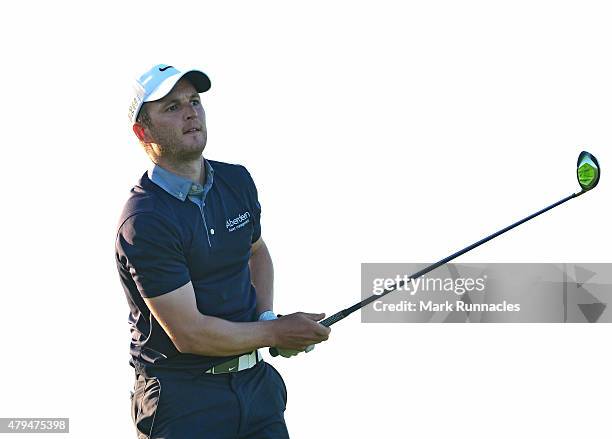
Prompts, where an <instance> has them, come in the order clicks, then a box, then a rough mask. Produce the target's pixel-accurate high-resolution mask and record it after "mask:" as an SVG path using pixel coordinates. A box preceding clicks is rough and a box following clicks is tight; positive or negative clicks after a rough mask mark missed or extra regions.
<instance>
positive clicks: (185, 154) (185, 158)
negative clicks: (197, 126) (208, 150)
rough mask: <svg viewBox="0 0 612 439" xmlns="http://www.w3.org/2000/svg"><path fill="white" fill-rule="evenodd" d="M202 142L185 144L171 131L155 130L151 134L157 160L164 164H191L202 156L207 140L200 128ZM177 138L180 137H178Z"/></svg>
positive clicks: (205, 134) (203, 130)
mask: <svg viewBox="0 0 612 439" xmlns="http://www.w3.org/2000/svg"><path fill="white" fill-rule="evenodd" d="M201 133H202V137H203V139H202V141H201V142H199V143H197V144H194V143H189V144H185V143H184V142H183V139H182V138H181V137H178V136H177V135H176V132H175V131H173V130H163V129H162V130H155V132H153V133H152V134H153V138H154V139H156V141H155V143H156V145H157V147H156V148H155V150H156V151H155V152H156V155H157V156H158V159H160V160H163V161H165V162H170V163H175V164H181V163H186V162H191V161H193V160H196V159H198V158H200V157H201V156H202V152H204V148H205V147H206V140H207V138H208V136H207V131H206V128H205V127H202V131H201ZM179 136H182V134H181V135H179Z"/></svg>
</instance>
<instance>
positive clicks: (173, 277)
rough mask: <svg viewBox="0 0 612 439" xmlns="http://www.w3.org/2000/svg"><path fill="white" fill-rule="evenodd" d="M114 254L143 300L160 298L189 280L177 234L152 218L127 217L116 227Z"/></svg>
mask: <svg viewBox="0 0 612 439" xmlns="http://www.w3.org/2000/svg"><path fill="white" fill-rule="evenodd" d="M116 253H117V257H118V259H119V261H120V263H121V265H122V267H123V268H124V269H125V270H127V271H129V273H130V275H131V277H132V279H133V280H134V283H135V284H136V287H137V288H138V291H139V292H140V294H141V295H142V297H156V296H161V295H162V294H166V293H169V292H170V291H174V290H176V289H177V288H179V287H181V286H183V285H185V284H186V283H188V282H189V281H190V280H191V276H190V274H189V267H188V265H187V261H186V259H185V254H184V250H183V245H182V240H181V239H180V235H179V231H178V230H177V229H176V228H173V227H171V226H170V225H169V224H167V223H166V222H164V221H163V220H162V219H161V218H159V217H157V216H155V215H152V214H148V213H139V214H136V215H133V216H132V217H130V218H128V219H127V220H126V221H125V222H124V223H123V225H122V226H121V227H120V228H119V232H118V234H117V241H116Z"/></svg>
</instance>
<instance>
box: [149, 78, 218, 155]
mask: <svg viewBox="0 0 612 439" xmlns="http://www.w3.org/2000/svg"><path fill="white" fill-rule="evenodd" d="M145 105H146V111H147V112H148V114H149V119H150V126H148V127H147V126H145V127H144V133H145V141H146V142H148V143H151V144H152V145H151V146H152V149H153V151H154V153H155V155H157V156H159V157H160V158H163V159H167V160H171V161H179V162H180V161H186V160H193V159H196V158H198V157H200V156H201V155H202V151H204V147H205V146H206V120H205V114H204V108H203V107H202V103H201V102H200V95H199V94H198V92H197V91H196V89H195V87H194V86H193V85H192V84H191V82H189V81H188V80H187V79H185V78H183V79H181V80H180V81H179V82H177V83H176V85H175V86H174V88H173V89H172V91H171V92H170V93H168V94H167V95H166V96H165V97H164V98H163V99H160V100H158V101H154V102H147V103H146V104H145Z"/></svg>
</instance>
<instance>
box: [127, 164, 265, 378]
mask: <svg viewBox="0 0 612 439" xmlns="http://www.w3.org/2000/svg"><path fill="white" fill-rule="evenodd" d="M204 164H205V166H206V182H205V184H204V186H200V185H196V184H194V183H192V182H190V181H189V180H186V179H184V178H182V177H180V176H177V175H175V174H172V173H170V172H169V171H167V170H165V169H163V168H161V167H158V166H156V167H155V168H153V170H152V171H150V172H149V173H145V174H144V175H143V176H142V178H141V179H140V181H139V182H138V184H137V185H136V186H134V188H132V190H131V193H130V197H129V199H128V201H127V202H126V204H125V207H124V210H123V213H122V215H121V218H120V220H119V226H118V231H117V238H116V243H115V255H116V263H117V269H118V271H119V277H120V280H121V284H122V286H123V289H124V291H125V295H126V298H127V301H128V304H129V307H130V315H129V325H130V331H131V335H132V340H131V343H130V353H131V355H132V361H131V363H132V365H138V364H140V365H144V366H147V365H154V366H162V367H171V368H203V369H208V368H209V367H211V366H212V365H213V364H218V363H220V362H222V361H225V360H226V359H228V358H231V357H206V356H201V355H194V354H183V353H180V352H179V351H178V350H177V349H176V347H175V346H174V344H173V343H172V341H171V340H170V338H169V337H168V335H167V334H166V332H165V331H164V329H163V328H162V327H161V326H160V324H159V323H158V322H157V320H156V319H155V317H154V316H153V315H152V314H151V311H150V310H149V308H148V307H147V305H146V304H145V302H144V300H143V297H147V298H151V297H157V296H160V295H162V294H166V293H169V292H171V291H174V290H176V289H177V288H179V287H181V286H183V285H185V284H186V283H188V282H189V281H191V282H192V284H193V288H194V291H195V298H196V303H197V307H198V310H199V311H200V312H201V313H202V314H205V315H211V316H215V317H219V318H222V319H225V320H229V321H232V322H251V321H256V320H257V316H256V296H255V288H254V287H253V285H252V284H251V274H250V271H249V265H248V262H249V257H250V255H251V244H252V243H254V242H255V241H257V240H258V239H259V237H260V236H261V226H260V223H259V219H260V214H261V207H260V205H259V202H258V199H257V189H256V187H255V183H254V182H253V179H252V178H251V176H250V174H249V172H248V171H247V170H246V168H244V167H243V166H239V165H232V164H228V163H221V162H216V161H212V160H205V161H204Z"/></svg>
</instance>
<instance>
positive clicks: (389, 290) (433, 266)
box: [269, 191, 585, 357]
mask: <svg viewBox="0 0 612 439" xmlns="http://www.w3.org/2000/svg"><path fill="white" fill-rule="evenodd" d="M583 193H585V191H581V192H577V193H574V194H572V195H570V196H568V197H565V198H563V199H562V200H559V201H557V202H556V203H553V204H551V205H550V206H548V207H545V208H544V209H542V210H539V211H538V212H536V213H534V214H531V215H529V216H528V217H526V218H523V219H522V220H520V221H517V222H515V223H513V224H511V225H509V226H508V227H505V228H503V229H501V230H499V231H497V232H495V233H493V234H491V235H489V236H487V237H486V238H483V239H481V240H480V241H477V242H475V243H473V244H471V245H468V246H467V247H465V248H464V249H462V250H459V251H458V252H456V253H453V254H452V255H450V256H447V257H446V258H444V259H441V260H439V261H438V262H436V263H434V264H431V265H430V266H428V267H425V268H423V269H422V270H421V271H417V272H416V273H414V274H413V275H411V276H410V277H409V278H408V280H402V281H400V282H398V283H396V284H394V285H392V286H391V287H389V288H386V289H385V290H384V291H383V292H382V293H381V294H373V295H371V296H370V297H368V298H367V299H364V300H362V301H361V302H358V303H356V304H355V305H353V306H351V307H349V308H346V309H343V310H342V311H339V312H337V313H336V314H334V315H333V316H330V317H328V318H326V319H323V320H321V321H320V322H319V323H320V324H321V325H323V326H327V327H330V326H331V325H333V324H334V323H337V322H339V321H340V320H342V319H344V318H345V317H347V316H349V315H350V314H352V313H354V312H355V311H357V310H358V309H361V308H363V307H364V306H366V305H368V304H370V303H372V302H374V301H375V300H378V299H380V298H381V297H383V296H386V295H387V294H389V293H392V292H393V291H395V290H397V289H398V288H400V287H403V286H404V285H405V284H406V283H407V282H408V281H409V280H411V279H417V278H419V277H421V276H423V275H424V274H426V273H429V272H430V271H432V270H435V269H436V268H438V267H439V266H441V265H444V264H446V263H447V262H449V261H451V260H453V259H455V258H456V257H459V256H461V255H463V254H465V253H467V252H469V251H470V250H473V249H475V248H476V247H478V246H481V245H482V244H484V243H485V242H488V241H490V240H492V239H493V238H497V237H498V236H499V235H502V234H504V233H506V232H507V231H508V230H512V229H514V228H515V227H518V226H520V225H521V224H523V223H526V222H527V221H529V220H530V219H533V218H535V217H536V216H538V215H541V214H543V213H544V212H548V211H549V210H550V209H553V208H555V207H557V206H559V205H561V204H563V203H565V202H566V201H569V200H571V199H572V198H576V197H578V196H580V195H582V194H583ZM269 352H270V355H272V356H273V357H276V356H277V355H278V350H277V349H276V348H273V347H272V348H270V350H269Z"/></svg>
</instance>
